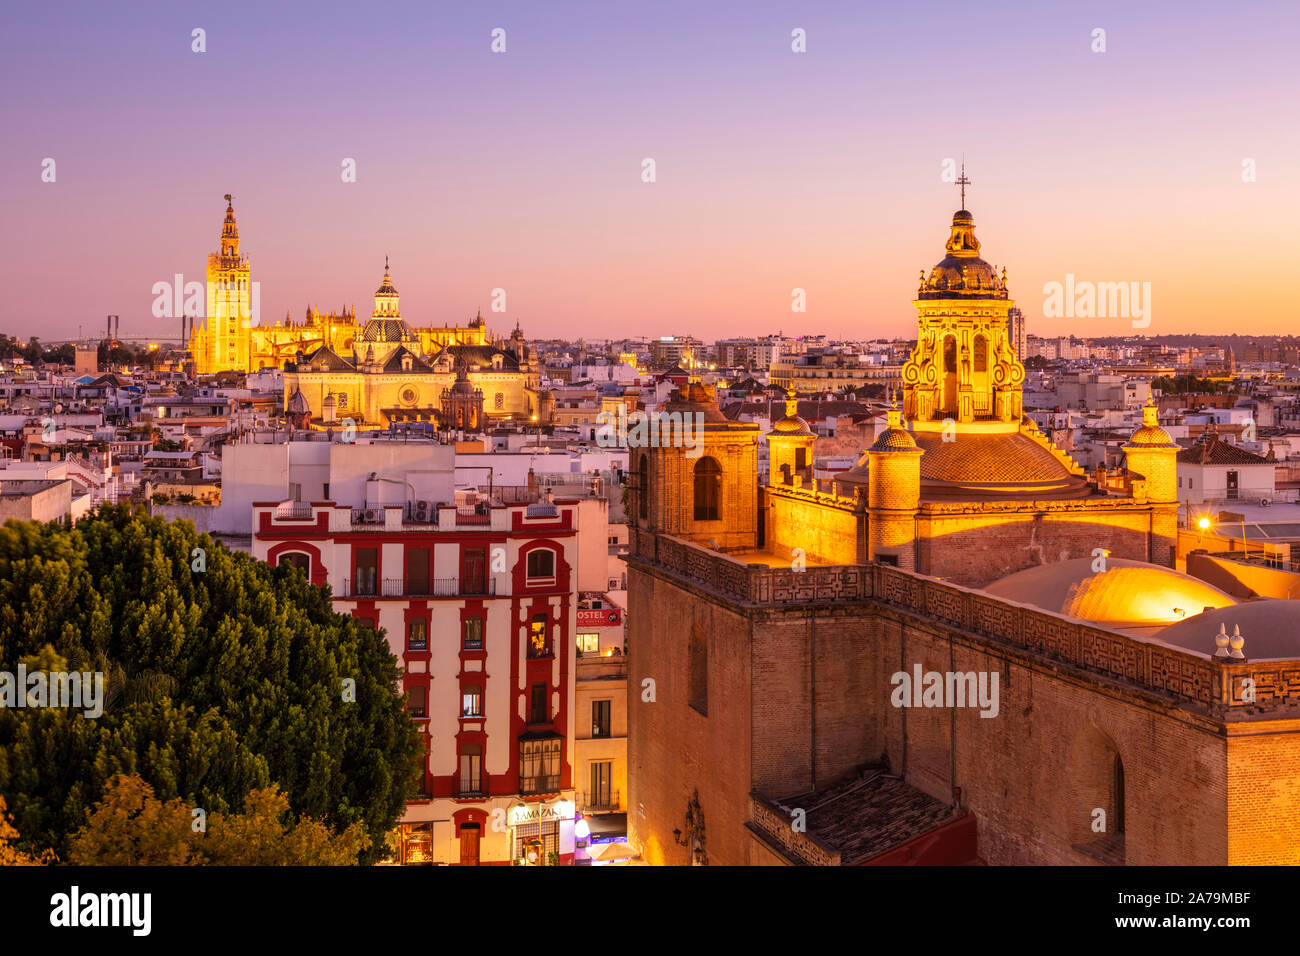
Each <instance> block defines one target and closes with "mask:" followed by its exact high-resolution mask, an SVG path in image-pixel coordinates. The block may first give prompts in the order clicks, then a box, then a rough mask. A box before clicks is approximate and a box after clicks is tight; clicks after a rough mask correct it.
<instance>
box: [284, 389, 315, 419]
mask: <svg viewBox="0 0 1300 956" xmlns="http://www.w3.org/2000/svg"><path fill="white" fill-rule="evenodd" d="M286 411H289V412H292V413H294V414H297V415H301V414H303V413H305V412H309V411H311V407H310V406H309V405H308V404H307V396H305V395H304V394H303V393H302V392H300V391H298V390H297V389H294V392H293V395H292V396H290V398H289V405H288V408H287V409H286Z"/></svg>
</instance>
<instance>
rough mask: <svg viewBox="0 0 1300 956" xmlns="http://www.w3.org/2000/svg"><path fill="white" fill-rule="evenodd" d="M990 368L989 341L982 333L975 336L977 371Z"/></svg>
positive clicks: (984, 370) (985, 370)
mask: <svg viewBox="0 0 1300 956" xmlns="http://www.w3.org/2000/svg"><path fill="white" fill-rule="evenodd" d="M988 370H989V342H988V339H986V338H984V336H982V335H977V336H975V371H977V372H987V371H988Z"/></svg>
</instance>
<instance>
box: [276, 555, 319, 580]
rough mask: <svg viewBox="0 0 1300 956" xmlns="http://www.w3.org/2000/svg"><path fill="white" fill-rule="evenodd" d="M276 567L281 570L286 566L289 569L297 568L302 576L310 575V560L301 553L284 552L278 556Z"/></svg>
mask: <svg viewBox="0 0 1300 956" xmlns="http://www.w3.org/2000/svg"><path fill="white" fill-rule="evenodd" d="M276 565H277V566H278V567H281V568H283V567H284V566H286V565H288V566H289V567H291V568H297V569H298V570H299V571H301V572H302V573H303V574H306V575H310V574H311V558H310V557H309V556H308V555H305V554H303V553H302V552H301V551H286V552H284V553H283V554H281V555H280V559H279V560H278V561H276Z"/></svg>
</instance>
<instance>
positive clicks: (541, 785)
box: [519, 773, 560, 796]
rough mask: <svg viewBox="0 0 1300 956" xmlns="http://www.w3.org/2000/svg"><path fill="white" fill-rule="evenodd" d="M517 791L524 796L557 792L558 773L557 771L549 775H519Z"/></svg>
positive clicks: (558, 789) (558, 788)
mask: <svg viewBox="0 0 1300 956" xmlns="http://www.w3.org/2000/svg"><path fill="white" fill-rule="evenodd" d="M519 792H520V794H522V795H525V796H536V795H537V794H539V793H559V792H560V775H559V774H558V773H557V774H555V775H554V776H550V777H520V778H519Z"/></svg>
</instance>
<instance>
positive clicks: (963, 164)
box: [957, 158, 970, 210]
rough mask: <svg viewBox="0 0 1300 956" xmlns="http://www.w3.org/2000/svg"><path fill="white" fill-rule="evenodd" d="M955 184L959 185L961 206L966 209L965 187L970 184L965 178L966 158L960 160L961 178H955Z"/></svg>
mask: <svg viewBox="0 0 1300 956" xmlns="http://www.w3.org/2000/svg"><path fill="white" fill-rule="evenodd" d="M957 185H958V186H960V187H961V208H962V209H963V210H965V209H966V187H967V186H969V185H970V180H969V179H967V178H966V160H965V159H964V158H963V159H962V161H961V178H960V179H958V180H957Z"/></svg>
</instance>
